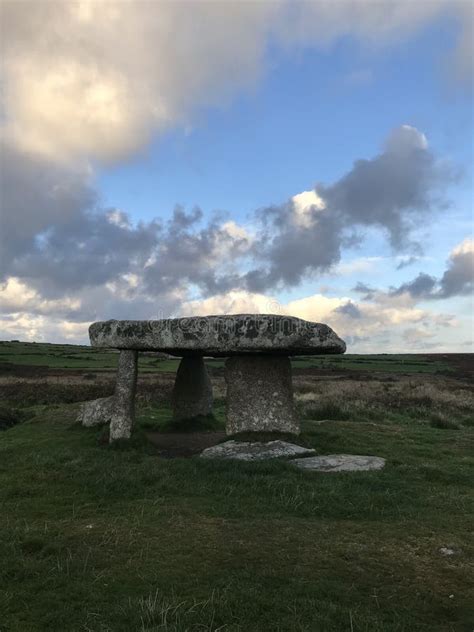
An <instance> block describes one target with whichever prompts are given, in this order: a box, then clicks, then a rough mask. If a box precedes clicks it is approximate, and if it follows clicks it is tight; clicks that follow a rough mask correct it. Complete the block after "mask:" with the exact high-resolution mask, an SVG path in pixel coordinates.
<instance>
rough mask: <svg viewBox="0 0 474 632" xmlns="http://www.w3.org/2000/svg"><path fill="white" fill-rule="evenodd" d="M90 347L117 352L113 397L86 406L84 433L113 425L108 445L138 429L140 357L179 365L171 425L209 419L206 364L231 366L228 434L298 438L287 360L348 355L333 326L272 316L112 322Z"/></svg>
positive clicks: (96, 332) (92, 331) (93, 333)
mask: <svg viewBox="0 0 474 632" xmlns="http://www.w3.org/2000/svg"><path fill="white" fill-rule="evenodd" d="M89 337H90V342H91V345H92V347H96V348H107V349H118V350H119V351H120V357H119V363H118V372H117V382H116V388H115V393H114V395H113V396H111V397H106V398H101V399H98V400H94V401H91V402H86V403H85V404H83V406H82V409H81V411H80V413H79V420H80V421H81V422H82V423H83V425H85V426H92V425H96V424H102V423H110V441H111V442H112V441H114V440H116V439H126V438H129V437H130V435H131V431H132V427H133V422H134V408H135V390H136V382H137V355H138V353H139V352H140V351H161V352H165V353H167V354H170V355H173V356H178V357H181V358H182V359H181V362H180V365H179V368H178V371H177V374H176V380H175V384H174V388H173V393H172V408H173V417H174V419H192V418H193V417H197V416H198V415H207V414H210V413H211V411H212V402H213V399H212V385H211V380H210V378H209V376H208V373H207V369H206V366H205V363H204V358H205V357H213V358H222V357H225V358H227V360H226V362H225V381H226V384H227V400H226V401H227V403H226V432H227V434H228V435H234V434H237V433H241V432H280V433H291V434H299V432H300V427H299V421H298V418H297V415H296V412H295V408H294V405H293V388H292V381H291V363H290V356H294V355H319V354H335V353H344V352H345V350H346V345H345V343H344V341H343V340H341V338H339V336H337V334H336V333H335V332H334V331H333V330H332V329H331V328H330V327H328V325H324V324H321V323H314V322H309V321H306V320H302V319H300V318H294V317H290V316H281V315H274V314H236V315H226V316H203V317H200V316H197V317H191V318H172V319H164V320H108V321H104V322H97V323H93V324H92V325H91V326H90V328H89Z"/></svg>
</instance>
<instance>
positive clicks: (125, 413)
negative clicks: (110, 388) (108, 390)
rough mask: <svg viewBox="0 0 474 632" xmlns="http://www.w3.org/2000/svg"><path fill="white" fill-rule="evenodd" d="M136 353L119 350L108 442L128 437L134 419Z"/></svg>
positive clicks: (128, 350)
mask: <svg viewBox="0 0 474 632" xmlns="http://www.w3.org/2000/svg"><path fill="white" fill-rule="evenodd" d="M137 355H138V353H137V352H136V351H132V350H130V349H126V350H122V351H121V352H120V357H119V364H118V372H117V384H116V386H115V395H114V398H115V405H114V413H113V415H112V418H111V420H110V439H109V440H110V442H111V443H112V441H115V440H116V439H129V438H130V435H131V433H132V426H133V422H134V420H135V392H136V388H137Z"/></svg>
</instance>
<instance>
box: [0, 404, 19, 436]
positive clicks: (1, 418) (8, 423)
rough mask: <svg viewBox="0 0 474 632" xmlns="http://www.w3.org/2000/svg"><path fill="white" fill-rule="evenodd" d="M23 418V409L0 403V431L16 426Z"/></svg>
mask: <svg viewBox="0 0 474 632" xmlns="http://www.w3.org/2000/svg"><path fill="white" fill-rule="evenodd" d="M23 419H24V415H23V414H22V413H21V411H19V410H17V409H15V408H10V407H8V406H2V405H0V431H1V430H8V428H12V427H13V426H16V425H17V424H19V423H21V422H22V420H23Z"/></svg>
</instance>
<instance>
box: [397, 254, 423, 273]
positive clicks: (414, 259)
mask: <svg viewBox="0 0 474 632" xmlns="http://www.w3.org/2000/svg"><path fill="white" fill-rule="evenodd" d="M418 260H419V257H415V256H411V257H408V258H407V259H402V260H401V261H400V263H399V264H398V265H397V270H403V268H408V266H411V265H413V264H414V263H416V262H417V261H418Z"/></svg>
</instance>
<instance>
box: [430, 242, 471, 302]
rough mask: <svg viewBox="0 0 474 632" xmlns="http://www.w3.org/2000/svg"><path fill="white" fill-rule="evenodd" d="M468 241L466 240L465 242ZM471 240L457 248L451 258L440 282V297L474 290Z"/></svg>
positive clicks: (468, 292) (460, 294) (459, 294)
mask: <svg viewBox="0 0 474 632" xmlns="http://www.w3.org/2000/svg"><path fill="white" fill-rule="evenodd" d="M465 243H466V242H465ZM468 243H469V242H467V243H466V246H465V247H464V248H463V247H462V246H461V248H460V249H459V250H458V249H456V250H455V251H454V252H453V253H452V254H451V257H450V258H449V262H448V267H447V268H446V270H445V272H444V274H443V276H442V277H441V279H440V282H439V292H438V295H439V297H440V298H449V297H451V296H462V295H467V294H472V293H473V292H474V248H473V246H472V242H471V245H470V247H469V245H468Z"/></svg>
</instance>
